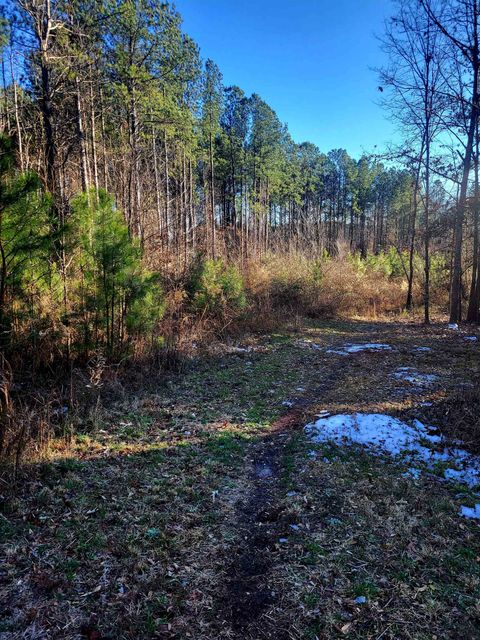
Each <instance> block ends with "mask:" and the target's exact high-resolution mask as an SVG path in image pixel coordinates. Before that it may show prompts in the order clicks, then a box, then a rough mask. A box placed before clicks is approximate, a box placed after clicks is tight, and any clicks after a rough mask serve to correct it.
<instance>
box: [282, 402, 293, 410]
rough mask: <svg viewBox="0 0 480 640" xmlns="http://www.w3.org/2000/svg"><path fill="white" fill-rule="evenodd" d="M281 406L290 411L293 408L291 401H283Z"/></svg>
mask: <svg viewBox="0 0 480 640" xmlns="http://www.w3.org/2000/svg"><path fill="white" fill-rule="evenodd" d="M282 406H284V407H288V408H289V409H291V408H292V407H293V402H292V401H291V400H284V401H283V402H282Z"/></svg>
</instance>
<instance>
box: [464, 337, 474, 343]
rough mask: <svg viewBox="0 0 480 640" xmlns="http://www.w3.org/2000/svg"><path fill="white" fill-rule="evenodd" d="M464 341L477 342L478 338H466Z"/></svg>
mask: <svg viewBox="0 0 480 640" xmlns="http://www.w3.org/2000/svg"><path fill="white" fill-rule="evenodd" d="M463 339H464V340H465V341H466V342H477V340H478V337H477V336H465V337H464V338H463Z"/></svg>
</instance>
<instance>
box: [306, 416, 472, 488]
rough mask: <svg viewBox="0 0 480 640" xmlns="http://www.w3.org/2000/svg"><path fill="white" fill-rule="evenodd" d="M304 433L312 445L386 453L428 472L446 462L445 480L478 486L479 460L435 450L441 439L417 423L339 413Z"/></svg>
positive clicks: (462, 453)
mask: <svg viewBox="0 0 480 640" xmlns="http://www.w3.org/2000/svg"><path fill="white" fill-rule="evenodd" d="M305 431H306V433H307V434H308V435H309V436H310V437H311V439H312V440H313V442H316V443H323V442H335V443H336V444H339V445H352V444H358V445H362V446H364V447H366V448H367V449H369V450H370V451H372V453H377V454H388V455H391V456H393V457H395V458H399V459H400V460H401V461H403V462H409V463H410V464H412V463H413V465H416V464H418V463H420V464H424V465H425V466H426V467H427V468H428V469H434V468H435V466H436V465H438V464H439V463H442V464H443V463H447V464H448V465H449V468H448V469H446V471H445V473H444V477H445V479H447V480H455V481H457V482H462V483H464V484H466V485H468V486H469V487H473V486H475V485H479V484H480V457H479V456H473V455H471V454H469V453H468V452H467V451H465V450H463V449H458V448H455V449H453V448H450V449H448V448H446V447H443V449H442V450H440V451H439V450H438V447H439V446H440V445H441V444H442V437H441V436H439V435H436V434H433V433H432V429H431V428H428V427H426V426H425V425H424V424H422V423H421V422H420V421H419V420H414V421H413V423H412V425H409V424H407V423H406V422H402V421H401V420H399V419H398V418H393V417H392V416H388V415H385V414H381V413H371V414H364V413H353V414H339V415H335V416H330V417H328V418H321V419H319V420H317V421H316V422H315V423H312V424H309V425H307V426H306V427H305ZM436 448H437V450H436ZM415 468H416V467H415ZM409 470H410V471H412V468H410V469H409ZM413 473H416V471H415V472H413Z"/></svg>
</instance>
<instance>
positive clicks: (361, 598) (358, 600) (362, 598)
mask: <svg viewBox="0 0 480 640" xmlns="http://www.w3.org/2000/svg"><path fill="white" fill-rule="evenodd" d="M366 601H367V599H366V597H365V596H357V597H356V598H355V602H356V603H357V604H365V603H366Z"/></svg>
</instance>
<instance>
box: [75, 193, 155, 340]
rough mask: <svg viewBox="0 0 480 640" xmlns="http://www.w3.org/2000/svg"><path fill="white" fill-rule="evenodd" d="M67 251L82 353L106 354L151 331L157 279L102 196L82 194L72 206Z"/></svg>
mask: <svg viewBox="0 0 480 640" xmlns="http://www.w3.org/2000/svg"><path fill="white" fill-rule="evenodd" d="M72 211H73V223H72V231H71V235H72V245H73V251H75V252H76V261H75V262H74V263H73V264H74V267H73V268H76V269H77V271H78V277H77V278H76V280H75V282H76V285H77V286H76V293H77V301H76V309H75V310H74V313H73V316H74V317H77V316H80V317H81V318H82V324H83V335H84V340H85V345H84V346H85V347H86V348H87V347H88V346H89V344H88V343H89V342H91V341H93V343H94V346H98V345H99V344H104V345H105V346H106V347H107V350H108V351H109V352H112V351H114V350H115V349H117V348H118V347H120V346H121V345H122V344H123V343H124V342H125V340H126V338H127V337H128V335H132V334H136V335H139V334H142V333H147V332H150V331H152V329H153V326H154V324H155V322H156V321H157V320H159V319H160V318H161V317H162V315H163V313H164V310H165V305H164V300H163V294H162V290H161V287H160V284H159V276H158V275H157V274H155V273H151V272H150V271H147V270H146V269H145V268H144V267H143V265H142V260H141V250H140V245H139V243H138V241H137V240H136V239H132V238H131V237H130V235H129V233H128V229H127V226H126V224H125V221H124V218H123V216H122V214H121V212H120V211H119V210H118V209H117V208H116V206H115V203H114V201H113V199H112V197H111V196H110V195H109V194H108V193H107V192H105V191H99V192H98V193H95V192H94V191H92V192H89V193H82V194H80V195H78V196H77V197H76V198H74V199H73V201H72Z"/></svg>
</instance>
